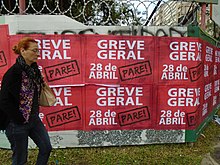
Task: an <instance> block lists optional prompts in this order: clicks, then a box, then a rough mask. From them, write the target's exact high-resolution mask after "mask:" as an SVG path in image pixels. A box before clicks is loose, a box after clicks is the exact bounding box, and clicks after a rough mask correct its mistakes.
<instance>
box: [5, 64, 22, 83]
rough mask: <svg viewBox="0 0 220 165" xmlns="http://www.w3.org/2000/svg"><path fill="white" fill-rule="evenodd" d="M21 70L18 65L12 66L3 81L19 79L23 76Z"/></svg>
mask: <svg viewBox="0 0 220 165" xmlns="http://www.w3.org/2000/svg"><path fill="white" fill-rule="evenodd" d="M21 72H22V70H21V68H20V66H19V65H17V64H16V63H15V64H14V65H12V66H11V67H10V68H9V69H8V70H7V71H6V73H5V74H4V76H3V79H7V80H12V79H17V78H18V77H19V75H21Z"/></svg>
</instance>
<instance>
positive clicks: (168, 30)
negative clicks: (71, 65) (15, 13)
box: [17, 26, 187, 37]
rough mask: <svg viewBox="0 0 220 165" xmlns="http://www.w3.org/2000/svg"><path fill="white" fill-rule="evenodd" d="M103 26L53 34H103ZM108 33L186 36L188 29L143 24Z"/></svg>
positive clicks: (67, 30)
mask: <svg viewBox="0 0 220 165" xmlns="http://www.w3.org/2000/svg"><path fill="white" fill-rule="evenodd" d="M102 28H103V27H99V26H97V27H94V28H88V29H83V30H80V31H77V30H74V29H73V30H71V29H66V30H63V31H61V32H57V31H54V32H53V34H103V33H99V32H98V31H99V29H102ZM108 29H109V30H108V32H107V34H108V35H121V36H123V35H133V36H160V37H163V36H170V37H172V36H175V37H177V36H179V37H184V36H186V34H187V30H185V29H184V28H182V30H179V29H177V28H175V27H164V28H160V29H155V28H154V27H153V26H152V27H145V26H142V27H141V28H140V27H133V26H132V28H130V29H128V27H125V29H119V30H111V27H109V28H108ZM17 34H43V35H45V32H39V31H37V32H35V31H29V32H26V31H18V32H17Z"/></svg>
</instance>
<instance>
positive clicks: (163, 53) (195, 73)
mask: <svg viewBox="0 0 220 165" xmlns="http://www.w3.org/2000/svg"><path fill="white" fill-rule="evenodd" d="M158 40H159V43H158V50H159V52H158V55H157V60H156V61H157V63H158V64H157V65H156V66H158V69H155V70H158V77H157V79H158V82H159V83H160V84H167V85H169V84H183V83H190V84H194V85H195V84H197V83H200V82H201V81H202V80H203V72H204V71H203V70H204V69H203V60H204V56H203V55H202V51H203V42H202V40H200V39H197V38H189V37H187V38H182V37H181V38H180V37H160V38H158ZM155 76H156V75H155Z"/></svg>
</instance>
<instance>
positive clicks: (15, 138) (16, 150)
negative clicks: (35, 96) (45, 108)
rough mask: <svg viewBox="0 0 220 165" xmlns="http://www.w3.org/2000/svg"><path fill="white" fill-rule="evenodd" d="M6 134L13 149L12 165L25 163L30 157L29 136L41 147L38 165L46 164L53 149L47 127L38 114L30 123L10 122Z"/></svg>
mask: <svg viewBox="0 0 220 165" xmlns="http://www.w3.org/2000/svg"><path fill="white" fill-rule="evenodd" d="M6 136H7V138H8V140H9V142H10V144H11V149H12V151H13V155H12V165H24V164H26V163H27V157H28V137H30V138H31V139H32V140H33V141H34V143H35V144H36V145H37V147H38V148H39V153H38V157H37V162H36V165H46V164H47V162H48V159H49V156H50V152H51V150H52V146H51V143H50V138H49V135H48V133H47V130H46V128H45V127H44V125H43V123H42V122H41V120H40V118H39V117H38V115H35V116H31V118H30V120H29V123H27V124H23V125H18V124H15V123H14V122H12V121H11V122H10V123H9V125H8V126H7V128H6Z"/></svg>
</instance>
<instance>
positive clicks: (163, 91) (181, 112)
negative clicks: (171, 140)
mask: <svg viewBox="0 0 220 165" xmlns="http://www.w3.org/2000/svg"><path fill="white" fill-rule="evenodd" d="M203 91H204V89H203V86H202V85H201V86H192V85H181V86H176V85H173V86H163V85H160V86H158V104H157V106H158V107H157V110H158V111H157V124H156V125H157V129H187V130H188V129H195V128H196V127H197V126H198V125H199V124H200V122H201V121H200V115H199V114H200V113H201V110H202V108H203V96H204V94H203V93H204V92H203Z"/></svg>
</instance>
